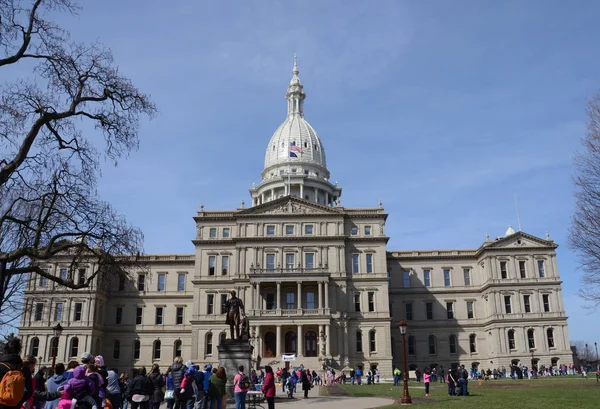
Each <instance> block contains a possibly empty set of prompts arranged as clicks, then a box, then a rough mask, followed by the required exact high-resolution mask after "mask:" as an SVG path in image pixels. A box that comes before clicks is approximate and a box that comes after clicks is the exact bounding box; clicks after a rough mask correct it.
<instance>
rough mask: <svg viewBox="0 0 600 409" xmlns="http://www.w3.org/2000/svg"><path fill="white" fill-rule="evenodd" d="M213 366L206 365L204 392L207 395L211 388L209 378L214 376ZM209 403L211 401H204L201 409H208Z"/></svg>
mask: <svg viewBox="0 0 600 409" xmlns="http://www.w3.org/2000/svg"><path fill="white" fill-rule="evenodd" d="M212 369H213V368H212V365H211V364H206V365H204V390H205V393H207V392H208V387H209V382H208V380H209V378H210V377H211V376H212ZM208 401H209V399H204V401H203V402H202V406H201V407H200V408H201V409H206V408H208Z"/></svg>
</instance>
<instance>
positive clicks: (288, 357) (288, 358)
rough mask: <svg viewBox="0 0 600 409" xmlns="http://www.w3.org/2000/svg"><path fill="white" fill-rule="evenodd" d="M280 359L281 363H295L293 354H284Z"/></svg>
mask: <svg viewBox="0 0 600 409" xmlns="http://www.w3.org/2000/svg"><path fill="white" fill-rule="evenodd" d="M281 359H282V360H283V362H287V361H295V360H296V355H294V354H284V355H281Z"/></svg>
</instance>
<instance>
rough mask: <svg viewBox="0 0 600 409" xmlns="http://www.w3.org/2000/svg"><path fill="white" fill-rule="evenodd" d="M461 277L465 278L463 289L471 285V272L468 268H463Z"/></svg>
mask: <svg viewBox="0 0 600 409" xmlns="http://www.w3.org/2000/svg"><path fill="white" fill-rule="evenodd" d="M463 277H464V278H465V287H468V286H470V285H471V270H470V269H468V268H463Z"/></svg>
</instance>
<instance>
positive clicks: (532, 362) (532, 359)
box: [529, 348, 537, 379]
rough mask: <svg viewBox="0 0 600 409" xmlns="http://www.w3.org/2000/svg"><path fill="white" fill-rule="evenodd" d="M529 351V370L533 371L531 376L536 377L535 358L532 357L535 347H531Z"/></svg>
mask: <svg viewBox="0 0 600 409" xmlns="http://www.w3.org/2000/svg"><path fill="white" fill-rule="evenodd" d="M529 351H531V370H532V371H533V377H534V378H535V379H537V368H536V367H535V359H534V357H533V355H534V353H535V348H531V349H530V350H529Z"/></svg>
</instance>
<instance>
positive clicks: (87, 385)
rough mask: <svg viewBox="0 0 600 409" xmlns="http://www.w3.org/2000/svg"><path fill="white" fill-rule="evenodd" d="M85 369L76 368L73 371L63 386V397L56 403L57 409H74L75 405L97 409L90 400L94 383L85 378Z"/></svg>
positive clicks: (94, 402) (93, 401)
mask: <svg viewBox="0 0 600 409" xmlns="http://www.w3.org/2000/svg"><path fill="white" fill-rule="evenodd" d="M85 371H86V367H85V366H84V365H81V366H78V367H77V368H75V369H74V370H73V377H72V378H71V379H69V381H68V382H67V384H66V385H65V386H64V392H65V393H64V395H63V396H62V398H61V399H60V402H59V403H58V409H74V408H75V406H76V405H79V406H86V407H87V408H91V409H97V407H96V401H95V400H94V399H93V398H92V396H91V395H93V394H94V393H95V392H96V388H95V386H94V382H93V381H92V380H91V379H90V378H88V377H87V376H85Z"/></svg>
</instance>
